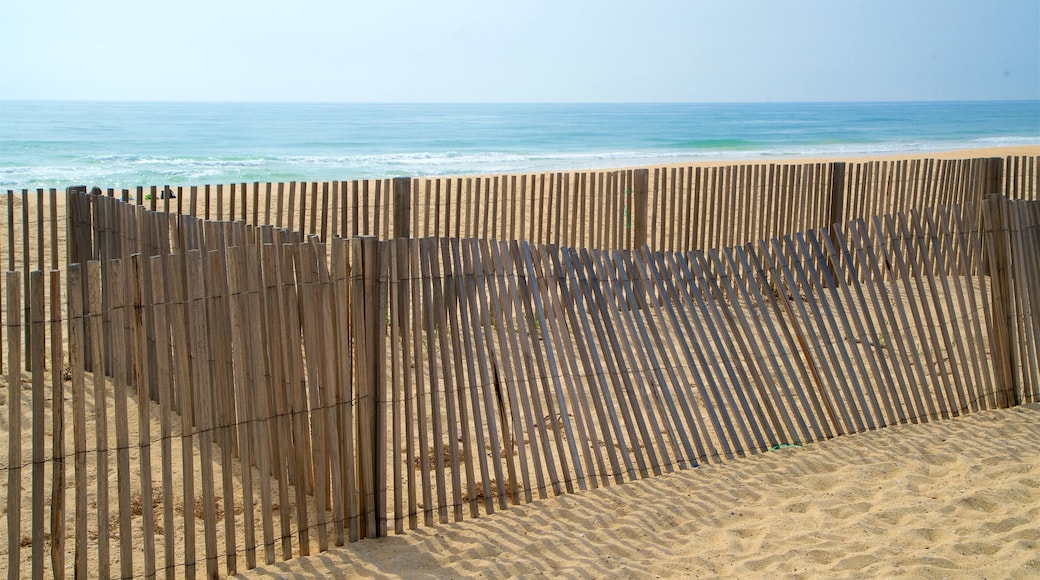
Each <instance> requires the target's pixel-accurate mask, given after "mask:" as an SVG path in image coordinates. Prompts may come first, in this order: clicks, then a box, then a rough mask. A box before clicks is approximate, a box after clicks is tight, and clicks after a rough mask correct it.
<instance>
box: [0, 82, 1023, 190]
mask: <svg viewBox="0 0 1040 580" xmlns="http://www.w3.org/2000/svg"><path fill="white" fill-rule="evenodd" d="M1037 143H1040V102H1037V101H1012V102H955V103H830V104H828V103H805V104H515V105H508V104H385V105H380V104H302V103H294V104H260V103H125V102H53V101H3V102H0V187H2V188H4V189H20V188H23V187H27V188H36V187H65V186H68V185H76V184H81V185H99V186H101V187H115V188H122V187H133V186H137V185H174V186H176V185H192V184H202V183H231V182H252V181H261V182H266V181H290V180H329V179H358V178H372V177H390V176H401V175H408V176H417V177H419V176H433V175H458V174H474V173H503V172H508V173H519V172H541V171H553V170H570V169H594V168H604V167H622V166H645V165H651V164H657V163H672V162H680V161H687V160H690V161H696V160H729V159H762V160H768V159H769V158H778V157H792V156H817V155H869V154H880V153H901V152H916V151H932V150H942V149H952V148H961V147H989V146H1002V145H1022V144H1037Z"/></svg>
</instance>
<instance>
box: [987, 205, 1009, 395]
mask: <svg viewBox="0 0 1040 580" xmlns="http://www.w3.org/2000/svg"><path fill="white" fill-rule="evenodd" d="M1006 212H1007V198H1006V197H1004V196H1002V195H989V196H987V197H986V200H985V202H984V204H983V217H984V221H983V228H984V232H985V240H986V245H987V246H988V250H989V251H988V253H989V281H990V312H991V317H990V320H992V324H993V326H992V327H991V328H990V330H989V335H990V336H989V339H990V352H992V355H993V356H992V359H993V364H994V369H993V371H994V375H995V377H996V379H997V392H996V393H995V396H996V404H997V406H998V407H1010V406H1012V405H1014V404H1015V401H1014V397H1015V395H1014V393H1015V391H1016V389H1015V372H1014V361H1013V356H1014V355H1013V350H1012V348H1011V336H1012V328H1011V325H1012V321H1011V278H1010V276H1011V274H1010V271H1011V268H1010V266H1011V264H1010V259H1011V255H1010V252H1009V251H1008V228H1007V219H1006V217H1007V216H1006Z"/></svg>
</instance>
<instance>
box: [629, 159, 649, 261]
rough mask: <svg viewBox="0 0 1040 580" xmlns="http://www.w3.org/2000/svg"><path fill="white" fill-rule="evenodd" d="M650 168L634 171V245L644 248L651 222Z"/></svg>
mask: <svg viewBox="0 0 1040 580" xmlns="http://www.w3.org/2000/svg"><path fill="white" fill-rule="evenodd" d="M649 197H650V170H649V169H636V170H635V171H633V172H632V205H633V207H632V210H631V211H630V212H629V214H630V215H631V216H632V247H633V248H642V247H643V246H645V245H646V243H647V230H648V227H649V222H650V207H649V206H650V201H649Z"/></svg>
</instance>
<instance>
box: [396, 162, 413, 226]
mask: <svg viewBox="0 0 1040 580" xmlns="http://www.w3.org/2000/svg"><path fill="white" fill-rule="evenodd" d="M393 188H394V233H393V237H394V238H395V239H396V238H409V237H411V234H412V232H411V223H412V219H411V218H412V178H411V177H395V178H394V185H393Z"/></svg>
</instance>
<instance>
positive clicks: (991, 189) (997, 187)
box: [982, 157, 1010, 199]
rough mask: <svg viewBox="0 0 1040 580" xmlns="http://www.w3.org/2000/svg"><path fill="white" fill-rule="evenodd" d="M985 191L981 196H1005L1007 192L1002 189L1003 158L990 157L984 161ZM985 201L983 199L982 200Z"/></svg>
mask: <svg viewBox="0 0 1040 580" xmlns="http://www.w3.org/2000/svg"><path fill="white" fill-rule="evenodd" d="M985 188H986V190H985V191H983V192H982V193H983V195H984V196H987V195H991V194H1000V195H1004V196H1006V195H1007V194H1008V193H1010V192H1008V191H1005V187H1004V158H1003V157H990V158H989V159H987V160H986V184H985ZM984 199H985V198H984Z"/></svg>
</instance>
